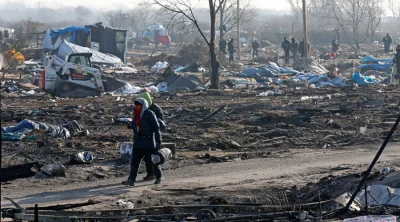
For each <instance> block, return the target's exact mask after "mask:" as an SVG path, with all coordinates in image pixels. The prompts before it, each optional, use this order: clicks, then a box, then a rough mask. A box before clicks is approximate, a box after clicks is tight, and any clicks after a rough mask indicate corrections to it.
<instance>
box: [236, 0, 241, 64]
mask: <svg viewBox="0 0 400 222" xmlns="http://www.w3.org/2000/svg"><path fill="white" fill-rule="evenodd" d="M236 19H237V21H236V22H237V44H238V46H237V52H238V60H239V61H240V7H239V0H237V18H236Z"/></svg>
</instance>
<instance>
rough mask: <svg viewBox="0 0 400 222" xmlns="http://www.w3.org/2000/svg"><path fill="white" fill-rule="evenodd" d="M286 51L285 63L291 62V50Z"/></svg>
mask: <svg viewBox="0 0 400 222" xmlns="http://www.w3.org/2000/svg"><path fill="white" fill-rule="evenodd" d="M284 51H285V62H289V56H290V55H289V50H286V49H285V50H284Z"/></svg>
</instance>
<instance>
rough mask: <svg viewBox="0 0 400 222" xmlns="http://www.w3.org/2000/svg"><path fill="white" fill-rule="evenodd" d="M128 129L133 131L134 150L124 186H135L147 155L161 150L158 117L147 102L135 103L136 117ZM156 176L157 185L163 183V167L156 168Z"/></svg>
mask: <svg viewBox="0 0 400 222" xmlns="http://www.w3.org/2000/svg"><path fill="white" fill-rule="evenodd" d="M128 127H129V128H131V129H132V130H133V148H132V158H131V169H130V172H129V177H128V180H126V181H123V182H122V184H124V185H128V186H135V182H136V177H137V174H138V170H139V165H140V162H141V161H142V159H143V158H144V157H145V156H146V155H151V154H153V153H154V152H156V151H157V150H159V149H160V148H161V133H160V126H159V124H158V121H157V118H156V115H155V114H154V113H153V112H152V111H150V110H149V109H148V104H147V101H146V100H145V99H143V98H137V99H136V100H135V102H134V115H133V118H132V122H130V123H128ZM153 169H154V171H155V175H156V182H155V184H160V183H162V180H163V177H162V171H161V166H160V165H156V166H155V167H154V168H153Z"/></svg>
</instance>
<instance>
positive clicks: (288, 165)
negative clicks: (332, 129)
mask: <svg viewBox="0 0 400 222" xmlns="http://www.w3.org/2000/svg"><path fill="white" fill-rule="evenodd" d="M378 147H379V146H376V148H374V149H365V148H358V149H356V148H355V149H352V150H346V151H344V150H322V149H321V150H319V151H315V150H303V151H301V152H300V151H297V152H291V154H290V155H288V156H282V157H274V158H259V159H250V160H245V161H238V162H229V163H216V164H207V165H201V166H190V167H184V168H179V169H176V170H170V171H165V172H164V175H165V178H166V180H165V182H164V184H163V185H161V186H155V185H153V184H152V183H150V182H138V183H137V186H136V187H132V188H131V187H126V186H123V185H121V181H122V180H123V179H125V178H117V179H106V180H99V181H95V182H83V183H76V184H69V185H62V186H57V187H55V186H45V187H40V188H25V189H24V188H23V187H16V185H15V184H14V183H12V184H10V185H2V186H1V196H2V197H10V198H13V199H14V200H15V201H16V202H17V203H19V204H21V205H23V206H24V205H25V206H28V205H32V204H35V203H38V204H39V205H42V206H43V205H49V204H54V203H67V202H68V203H73V202H78V201H86V200H88V199H95V200H102V201H103V203H102V204H101V205H100V206H101V207H104V208H106V207H107V206H108V205H107V203H110V201H113V202H114V203H115V200H116V199H120V198H128V199H131V200H135V199H136V198H137V197H139V196H140V195H142V194H143V193H146V192H155V193H156V194H158V195H163V194H164V193H166V192H168V191H170V190H179V189H182V190H185V189H205V188H210V187H225V188H229V187H230V186H231V187H233V186H237V185H242V186H243V188H246V186H248V185H249V184H251V183H257V182H258V183H260V181H261V182H262V183H268V182H269V181H272V180H274V179H277V178H286V179H287V178H297V177H301V176H304V175H311V174H318V173H320V171H323V170H326V169H331V168H333V167H337V166H338V165H352V166H356V165H358V166H362V167H364V165H365V164H369V163H370V162H371V161H372V159H373V157H374V155H375V153H376V151H377V149H378ZM396 159H397V160H398V159H400V144H398V143H394V144H391V145H389V146H388V147H387V148H386V150H385V152H384V153H383V154H382V156H381V158H380V164H384V163H385V161H395V160H396ZM140 178H141V176H139V179H140ZM282 180H283V179H282ZM1 206H2V207H10V206H11V204H10V203H9V201H7V200H4V199H2V200H1ZM96 207H99V206H96Z"/></svg>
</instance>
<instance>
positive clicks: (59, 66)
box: [39, 53, 125, 98]
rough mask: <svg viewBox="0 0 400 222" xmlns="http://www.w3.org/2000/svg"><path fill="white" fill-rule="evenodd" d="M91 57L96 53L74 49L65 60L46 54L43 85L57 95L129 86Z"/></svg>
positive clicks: (92, 93) (84, 94) (93, 93)
mask: <svg viewBox="0 0 400 222" xmlns="http://www.w3.org/2000/svg"><path fill="white" fill-rule="evenodd" d="M91 57H92V53H71V54H68V55H67V56H66V58H65V60H62V59H61V58H59V57H57V56H55V55H46V56H45V57H44V62H43V65H44V69H43V70H41V71H40V76H39V87H40V88H43V89H45V90H46V91H49V92H50V93H52V95H53V96H56V97H70V98H84V97H89V96H100V95H101V93H102V92H113V91H115V90H117V89H119V88H121V87H123V86H125V82H123V81H120V80H117V79H115V78H113V77H111V76H108V75H105V74H104V73H102V71H101V68H100V67H99V66H97V65H94V64H92V62H91Z"/></svg>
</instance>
